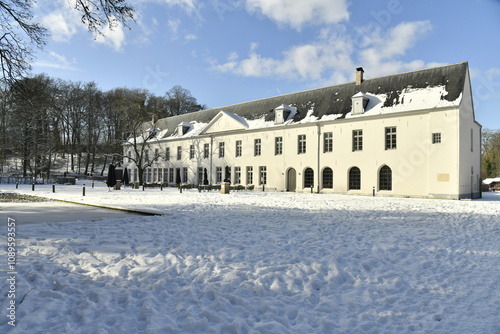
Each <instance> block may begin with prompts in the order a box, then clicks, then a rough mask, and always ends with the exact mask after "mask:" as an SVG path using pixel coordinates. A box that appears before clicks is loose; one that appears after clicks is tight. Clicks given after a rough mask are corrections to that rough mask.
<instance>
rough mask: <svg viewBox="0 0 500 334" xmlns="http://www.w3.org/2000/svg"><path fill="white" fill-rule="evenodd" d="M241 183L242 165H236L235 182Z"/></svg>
mask: <svg viewBox="0 0 500 334" xmlns="http://www.w3.org/2000/svg"><path fill="white" fill-rule="evenodd" d="M240 183H241V167H234V184H240Z"/></svg>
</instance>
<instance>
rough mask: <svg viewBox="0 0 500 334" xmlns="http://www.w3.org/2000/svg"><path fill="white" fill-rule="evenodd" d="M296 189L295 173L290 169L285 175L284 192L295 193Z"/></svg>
mask: <svg viewBox="0 0 500 334" xmlns="http://www.w3.org/2000/svg"><path fill="white" fill-rule="evenodd" d="M296 188H297V172H296V171H295V169H293V168H290V169H289V170H288V172H287V173H286V191H293V192H294V191H295V189H296Z"/></svg>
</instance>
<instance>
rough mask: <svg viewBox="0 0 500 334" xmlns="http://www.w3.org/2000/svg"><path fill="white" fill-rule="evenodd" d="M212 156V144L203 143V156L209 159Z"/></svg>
mask: <svg viewBox="0 0 500 334" xmlns="http://www.w3.org/2000/svg"><path fill="white" fill-rule="evenodd" d="M209 156H210V144H204V145H203V158H205V159H208V158H209Z"/></svg>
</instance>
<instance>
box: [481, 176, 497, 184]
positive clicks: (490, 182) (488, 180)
mask: <svg viewBox="0 0 500 334" xmlns="http://www.w3.org/2000/svg"><path fill="white" fill-rule="evenodd" d="M493 182H500V177H493V178H487V179H484V180H483V183H484V184H492V183H493Z"/></svg>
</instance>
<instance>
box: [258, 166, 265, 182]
mask: <svg viewBox="0 0 500 334" xmlns="http://www.w3.org/2000/svg"><path fill="white" fill-rule="evenodd" d="M259 182H260V183H259V184H260V185H263V184H267V167H266V166H260V167H259Z"/></svg>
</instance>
